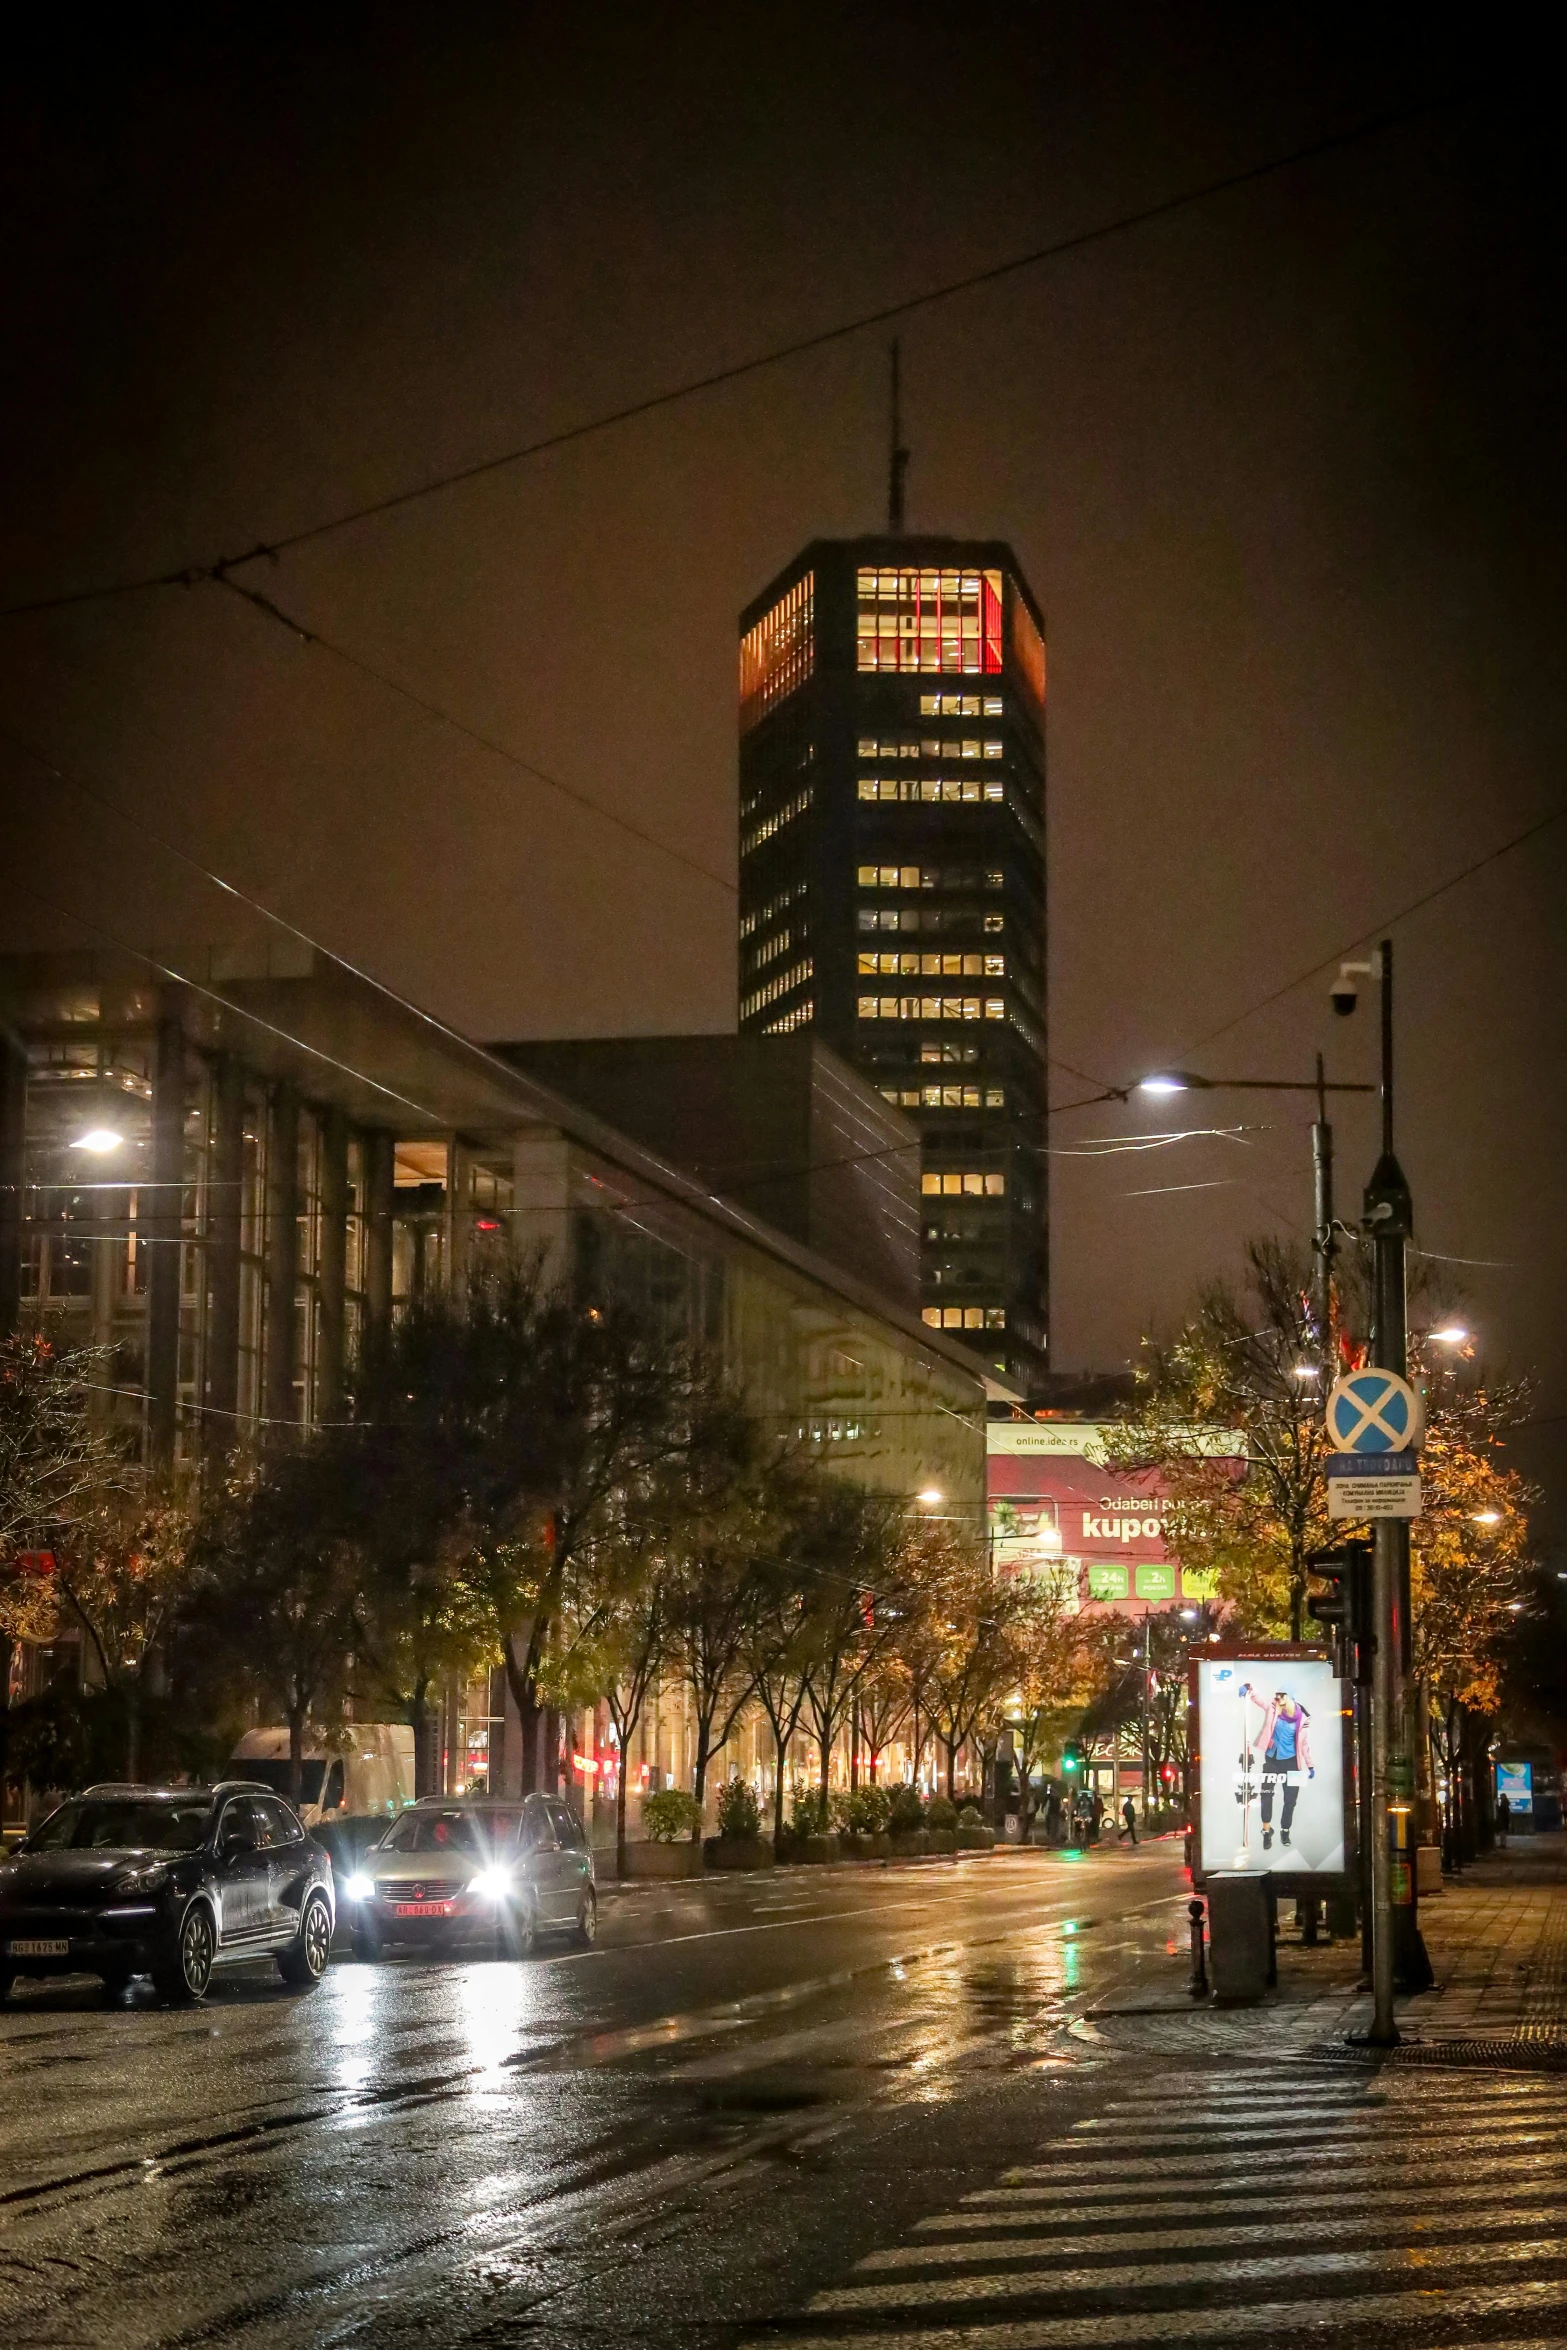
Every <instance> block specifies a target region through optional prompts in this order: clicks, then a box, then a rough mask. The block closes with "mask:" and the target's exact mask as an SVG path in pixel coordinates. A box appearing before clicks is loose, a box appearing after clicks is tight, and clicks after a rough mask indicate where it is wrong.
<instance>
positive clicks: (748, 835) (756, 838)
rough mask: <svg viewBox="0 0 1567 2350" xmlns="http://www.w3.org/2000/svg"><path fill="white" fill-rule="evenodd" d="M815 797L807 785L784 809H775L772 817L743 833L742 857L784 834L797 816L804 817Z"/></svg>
mask: <svg viewBox="0 0 1567 2350" xmlns="http://www.w3.org/2000/svg"><path fill="white" fill-rule="evenodd" d="M813 797H814V795H813V793H812V790H811V786H810V785H809V784H807V785H806V786H805V789H804V790H803V791H797V792H796V793H795V795H794V798H793V799H792V800H788V801H786V802H785V804H784V805H783V807H781V808H775V809H774V811H773V813H772V815H771V816H768V817H766V818H765V819H764V820H763V822H762V823H760V824H753V825H752V827H751V829H750V831H749V832H742V833H741V835H740V854H741V856H742V857H748V856H750V854H751V852H752V850H753V849H759V848H760V847H761V845H762V843H763V842H764V841H768V840H771V839H772V838H773V836H774V834H775V833H780V832H782V830H783V828H784V826H785V825H786V824H792V823H793V822H794V820H795V818H796V816H803V815H804V814H805V811H806V809H807V808H809V807H810V805H811V802H812V799H813Z"/></svg>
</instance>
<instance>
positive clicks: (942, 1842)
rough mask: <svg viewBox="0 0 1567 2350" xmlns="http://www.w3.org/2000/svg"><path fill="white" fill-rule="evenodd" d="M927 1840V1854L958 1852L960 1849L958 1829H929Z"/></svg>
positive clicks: (926, 1832)
mask: <svg viewBox="0 0 1567 2350" xmlns="http://www.w3.org/2000/svg"><path fill="white" fill-rule="evenodd" d="M925 1839H926V1842H925V1849H926V1851H927V1852H956V1851H957V1848H958V1832H957V1829H956V1828H927V1829H926V1831H925Z"/></svg>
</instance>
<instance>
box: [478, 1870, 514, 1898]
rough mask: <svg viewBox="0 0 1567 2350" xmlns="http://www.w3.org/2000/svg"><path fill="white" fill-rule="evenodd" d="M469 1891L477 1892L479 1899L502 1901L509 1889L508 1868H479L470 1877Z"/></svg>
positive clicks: (509, 1872)
mask: <svg viewBox="0 0 1567 2350" xmlns="http://www.w3.org/2000/svg"><path fill="white" fill-rule="evenodd" d="M468 1890H469V1892H470V1893H477V1894H478V1896H479V1898H480V1900H481V1901H504V1900H505V1898H506V1896H507V1894H508V1893H509V1892H510V1891H511V1871H510V1869H481V1870H480V1871H479V1873H478V1875H477V1876H476V1877H473V1878H470V1880H469V1884H468Z"/></svg>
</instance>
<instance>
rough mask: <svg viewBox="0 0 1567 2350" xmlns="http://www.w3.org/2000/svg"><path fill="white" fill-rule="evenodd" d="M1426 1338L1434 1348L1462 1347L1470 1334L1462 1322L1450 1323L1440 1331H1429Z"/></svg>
mask: <svg viewBox="0 0 1567 2350" xmlns="http://www.w3.org/2000/svg"><path fill="white" fill-rule="evenodd" d="M1426 1336H1427V1338H1429V1339H1430V1340H1431V1343H1432V1344H1433V1346H1462V1345H1464V1343H1465V1342H1466V1340H1467V1339H1468V1336H1469V1333H1468V1331H1467V1330H1466V1329H1465V1328H1464V1326H1463V1324H1462V1323H1461V1322H1449V1323H1447V1324H1446V1325H1445V1326H1444V1327H1443V1328H1442V1329H1440V1330H1428V1331H1427V1332H1426Z"/></svg>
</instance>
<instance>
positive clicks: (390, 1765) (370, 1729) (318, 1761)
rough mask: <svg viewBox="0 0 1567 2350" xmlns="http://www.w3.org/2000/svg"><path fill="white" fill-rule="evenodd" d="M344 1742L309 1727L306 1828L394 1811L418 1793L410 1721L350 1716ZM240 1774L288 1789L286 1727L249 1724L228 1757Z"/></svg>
mask: <svg viewBox="0 0 1567 2350" xmlns="http://www.w3.org/2000/svg"><path fill="white" fill-rule="evenodd" d="M342 1735H343V1739H344V1741H345V1743H344V1744H343V1745H342V1746H341V1747H333V1748H329V1747H327V1746H326V1745H325V1744H324V1743H323V1741H322V1739H321V1736H320V1733H319V1732H317V1731H314V1730H307V1731H306V1732H305V1749H304V1756H303V1760H302V1764H301V1772H300V1782H299V1816H300V1818H301V1819H302V1820H303V1821H304V1823H305V1826H306V1827H307V1828H320V1827H330V1826H331V1825H332V1824H333V1822H334V1821H336V1820H344V1819H363V1818H365V1817H366V1816H367V1815H368V1814H370V1813H378V1814H379V1815H380V1816H381V1817H382V1818H383V1819H385V1818H391V1817H395V1815H396V1814H397V1813H398V1812H400V1811H401V1810H402V1809H403V1807H404V1805H405V1804H409V1803H412V1801H413V1799H414V1734H413V1732H412V1730H411V1729H410V1728H409V1727H408V1725H407V1723H406V1722H350V1723H349V1724H348V1725H347V1727H346V1729H345V1730H344V1732H343V1734H342ZM229 1770H230V1772H231V1774H232V1775H233V1776H234V1777H235V1778H237V1779H260V1780H262V1781H264V1783H265V1784H266V1785H267V1786H268V1787H275V1788H276V1789H277V1791H278V1793H279V1795H287V1793H288V1776H289V1771H288V1729H287V1725H286V1724H285V1725H284V1726H283V1727H282V1728H281V1729H266V1730H247V1731H246V1733H245V1735H244V1737H243V1738H242V1739H241V1740H240V1742H239V1744H238V1745H237V1746H236V1747H235V1749H234V1752H233V1754H232V1755H231V1756H230V1757H229Z"/></svg>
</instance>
